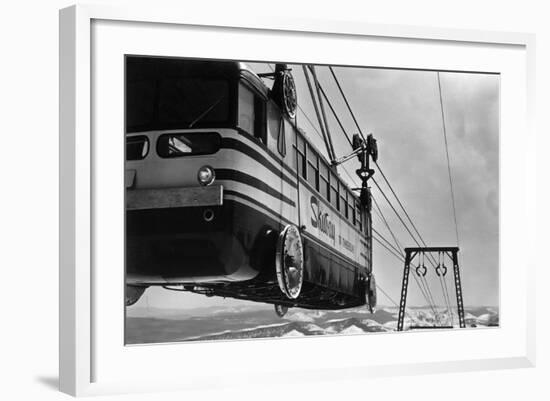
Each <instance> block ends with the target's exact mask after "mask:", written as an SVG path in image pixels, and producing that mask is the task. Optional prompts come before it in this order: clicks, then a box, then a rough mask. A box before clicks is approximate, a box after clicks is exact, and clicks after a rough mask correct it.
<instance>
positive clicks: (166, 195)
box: [126, 185, 223, 210]
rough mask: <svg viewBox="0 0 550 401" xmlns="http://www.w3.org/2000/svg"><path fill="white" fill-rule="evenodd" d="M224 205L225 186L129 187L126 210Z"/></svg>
mask: <svg viewBox="0 0 550 401" xmlns="http://www.w3.org/2000/svg"><path fill="white" fill-rule="evenodd" d="M221 205H223V186H221V185H212V186H208V187H190V188H159V189H127V190H126V210H145V209H168V208H176V207H191V206H221Z"/></svg>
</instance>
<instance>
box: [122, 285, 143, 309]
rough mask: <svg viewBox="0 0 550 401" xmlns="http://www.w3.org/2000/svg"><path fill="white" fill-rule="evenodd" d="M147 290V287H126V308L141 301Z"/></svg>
mask: <svg viewBox="0 0 550 401" xmlns="http://www.w3.org/2000/svg"><path fill="white" fill-rule="evenodd" d="M146 289H147V287H138V286H135V285H127V286H126V306H132V305H133V304H135V303H136V302H137V301H139V299H140V298H141V296H142V295H143V293H144V292H145V290H146Z"/></svg>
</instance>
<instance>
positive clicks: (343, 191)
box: [339, 183, 348, 218]
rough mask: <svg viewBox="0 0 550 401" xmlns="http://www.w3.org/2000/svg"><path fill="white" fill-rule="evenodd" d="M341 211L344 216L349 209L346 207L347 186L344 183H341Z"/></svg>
mask: <svg viewBox="0 0 550 401" xmlns="http://www.w3.org/2000/svg"><path fill="white" fill-rule="evenodd" d="M339 210H340V213H342V214H343V215H344V216H346V218H347V217H348V216H347V214H346V213H347V209H346V186H345V185H344V184H342V183H340V209H339Z"/></svg>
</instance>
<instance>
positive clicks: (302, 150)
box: [296, 135, 307, 178]
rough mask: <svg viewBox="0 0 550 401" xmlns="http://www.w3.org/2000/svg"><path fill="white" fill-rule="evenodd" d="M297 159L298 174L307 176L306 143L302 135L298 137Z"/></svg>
mask: <svg viewBox="0 0 550 401" xmlns="http://www.w3.org/2000/svg"><path fill="white" fill-rule="evenodd" d="M296 161H297V163H298V174H300V176H302V177H303V178H306V169H307V167H306V144H305V142H304V139H303V138H302V137H301V136H300V135H298V136H297V138H296Z"/></svg>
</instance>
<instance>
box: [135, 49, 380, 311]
mask: <svg viewBox="0 0 550 401" xmlns="http://www.w3.org/2000/svg"><path fill="white" fill-rule="evenodd" d="M125 69H126V71H125V79H126V89H125V90H126V95H125V98H126V105H125V109H126V116H125V127H126V134H125V135H126V164H125V185H126V304H127V305H128V306H129V305H132V304H134V303H135V302H137V300H138V299H139V298H140V297H141V295H142V294H143V293H144V291H145V290H146V289H147V288H148V287H150V286H162V287H164V288H166V289H172V290H182V291H190V292H194V293H199V294H204V295H207V296H223V297H232V298H237V299H244V300H251V301H256V302H265V303H270V304H273V305H275V309H276V311H277V313H278V314H279V315H283V314H284V313H285V311H286V310H287V308H289V307H300V308H307V309H342V308H350V307H357V306H361V305H367V306H368V307H370V308H371V309H372V308H373V307H374V306H375V303H376V286H375V282H374V276H373V272H372V235H371V224H372V222H371V214H370V204H369V192H368V189H365V188H363V191H362V193H361V196H358V195H356V194H355V193H354V191H353V190H352V188H350V187H348V185H346V183H345V182H344V181H343V180H342V179H341V178H340V176H339V175H338V173H337V171H336V167H335V166H334V165H331V163H330V162H329V161H327V160H326V158H325V157H323V156H322V155H321V153H320V152H319V151H318V149H317V148H316V147H315V146H314V145H313V143H312V142H311V141H310V140H309V139H308V137H307V136H306V134H305V133H304V132H303V131H302V130H301V129H299V128H298V127H297V125H296V118H295V113H296V88H295V85H294V82H293V78H292V74H291V72H290V71H289V70H288V68H286V66H285V65H277V69H276V71H275V72H274V73H273V74H272V78H273V86H272V87H268V86H267V85H266V83H265V82H264V80H263V79H262V78H261V77H260V76H258V75H257V74H255V73H254V72H253V71H252V70H251V69H250V68H249V67H247V65H246V64H244V63H240V62H233V61H211V60H193V59H181V58H162V57H143V56H126V60H125ZM363 157H364V156H363Z"/></svg>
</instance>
